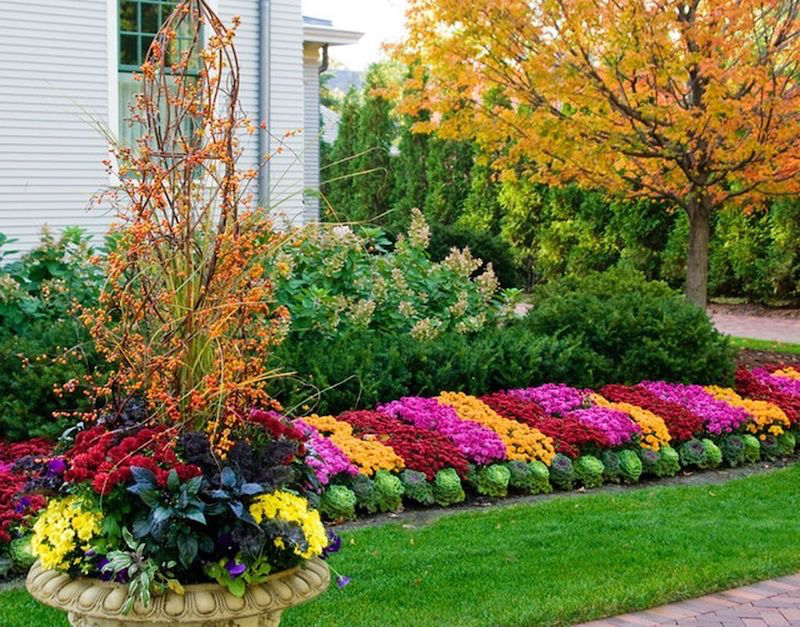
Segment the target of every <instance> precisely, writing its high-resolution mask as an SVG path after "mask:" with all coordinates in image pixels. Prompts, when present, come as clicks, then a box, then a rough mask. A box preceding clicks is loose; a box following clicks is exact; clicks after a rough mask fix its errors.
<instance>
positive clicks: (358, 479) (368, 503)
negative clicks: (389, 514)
mask: <svg viewBox="0 0 800 627" xmlns="http://www.w3.org/2000/svg"><path fill="white" fill-rule="evenodd" d="M349 487H350V489H351V490H352V491H353V493H354V494H355V495H356V503H357V505H358V507H359V509H362V510H364V511H366V512H368V513H370V514H374V513H375V512H377V511H378V503H377V499H376V495H375V485H374V483H373V481H372V479H370V478H369V477H367V475H362V474H358V475H354V476H352V477H350V480H349Z"/></svg>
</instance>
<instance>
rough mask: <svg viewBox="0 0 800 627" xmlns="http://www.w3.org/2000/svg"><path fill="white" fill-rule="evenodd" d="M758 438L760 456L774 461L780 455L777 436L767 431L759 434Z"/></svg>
mask: <svg viewBox="0 0 800 627" xmlns="http://www.w3.org/2000/svg"><path fill="white" fill-rule="evenodd" d="M762 438H763V439H762ZM758 439H759V441H760V442H761V457H762V458H764V459H768V460H769V461H771V462H774V461H775V460H776V459H778V458H779V457H780V456H781V453H780V450H778V438H776V437H775V436H774V435H772V434H771V433H767V434H765V435H762V436H760V437H759V438H758Z"/></svg>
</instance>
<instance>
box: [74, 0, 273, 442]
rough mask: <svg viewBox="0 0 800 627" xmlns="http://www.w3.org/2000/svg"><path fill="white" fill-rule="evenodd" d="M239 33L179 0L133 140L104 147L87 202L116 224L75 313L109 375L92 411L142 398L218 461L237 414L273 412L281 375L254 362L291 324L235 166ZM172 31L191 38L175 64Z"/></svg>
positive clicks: (156, 55)
mask: <svg viewBox="0 0 800 627" xmlns="http://www.w3.org/2000/svg"><path fill="white" fill-rule="evenodd" d="M238 22H239V20H238V18H236V19H234V21H233V27H232V28H228V27H226V26H224V25H223V24H222V22H221V21H220V19H219V18H218V17H217V16H216V15H215V14H214V13H213V12H212V11H210V9H209V8H208V6H207V4H206V3H205V2H204V1H203V0H184V2H182V3H181V4H180V5H179V6H178V7H177V8H176V10H175V11H174V12H173V13H172V15H171V16H169V17H168V18H167V19H166V21H165V23H164V25H163V27H162V28H161V30H160V32H159V33H158V35H157V36H156V37H155V39H154V40H153V42H152V44H151V46H150V48H149V50H148V51H147V55H146V60H145V63H144V64H143V65H142V68H141V73H139V74H135V75H134V77H135V79H136V80H137V81H139V83H140V85H141V89H140V93H139V95H138V96H137V98H136V100H135V102H134V104H133V105H131V116H130V123H131V124H132V125H137V126H138V127H140V128H141V129H142V134H141V136H140V137H139V139H138V140H137V141H136V145H135V146H125V145H121V144H118V143H115V142H112V152H113V155H114V159H113V160H111V159H110V160H108V161H107V162H106V166H107V168H108V171H109V174H110V175H112V176H115V177H117V179H118V183H117V184H116V185H115V186H113V187H112V188H111V189H109V190H108V191H106V192H104V193H103V194H101V195H100V196H99V197H98V198H97V201H98V203H100V202H107V203H109V204H111V205H112V206H113V207H114V208H115V209H116V216H117V220H116V222H115V224H114V225H113V227H112V241H113V245H112V246H111V249H110V251H109V253H108V255H107V256H106V257H105V258H104V259H103V260H101V261H99V263H102V264H103V265H104V270H105V272H106V276H107V281H106V283H105V285H104V288H103V290H102V293H101V295H100V299H99V304H98V305H97V306H95V307H84V308H83V309H82V310H81V315H80V317H81V319H82V320H83V322H84V323H85V324H86V326H87V328H88V330H89V333H90V334H91V337H92V339H93V341H94V344H95V346H96V347H97V349H98V351H99V352H100V353H101V354H102V356H103V357H104V358H105V359H106V360H107V361H108V362H109V363H110V364H111V366H112V368H113V371H112V374H111V375H110V377H109V379H108V380H107V381H103V382H98V383H96V384H95V385H94V386H93V388H92V390H91V396H92V397H93V398H94V399H95V400H96V401H97V403H102V404H105V405H106V406H107V407H109V406H110V407H121V406H123V405H124V404H125V402H126V401H127V400H128V399H130V398H131V397H132V396H141V397H143V398H144V399H145V401H146V403H147V409H148V414H149V417H150V418H151V419H152V420H155V421H156V422H159V423H161V424H166V425H179V426H182V425H191V426H192V427H193V428H194V429H196V430H204V429H205V430H207V431H208V432H209V433H210V434H211V435H212V438H213V440H214V444H215V446H216V447H217V448H218V449H219V451H220V452H222V453H224V450H225V449H226V448H227V447H229V446H230V444H231V440H230V438H229V435H230V429H231V427H232V426H233V424H234V423H235V422H236V421H237V420H238V419H239V417H240V416H242V415H244V414H245V413H246V412H247V411H249V410H250V408H251V407H254V406H261V407H270V406H273V405H275V403H274V402H273V401H272V399H271V398H270V396H269V394H268V392H267V389H266V386H267V383H268V381H269V380H270V379H271V378H272V377H274V376H277V373H276V372H273V371H269V370H266V369H265V366H264V364H265V363H266V359H267V357H268V355H269V353H270V351H271V349H272V347H273V346H275V345H276V344H277V343H278V342H279V341H280V340H281V338H282V335H283V332H284V330H285V326H286V322H287V316H288V312H287V310H286V309H285V308H282V307H278V306H276V304H275V303H274V299H273V285H272V283H271V281H270V280H269V279H268V277H267V275H266V273H265V269H264V265H263V264H264V261H265V259H268V258H269V255H270V254H271V253H272V252H273V251H275V250H276V249H277V248H278V246H279V244H280V241H281V239H282V237H283V236H281V235H279V234H278V233H277V232H276V231H275V230H274V229H273V226H272V223H271V222H270V221H269V219H268V218H267V215H268V212H267V211H264V209H263V208H258V207H254V206H253V203H252V200H253V199H252V194H251V193H250V192H248V191H247V187H248V185H249V183H250V182H251V181H253V180H254V179H255V178H256V176H257V174H258V173H257V171H256V170H247V171H242V170H239V169H237V162H238V160H239V158H240V156H241V154H242V151H243V140H244V139H245V138H247V137H248V136H249V135H252V134H254V133H255V132H256V125H255V124H253V122H252V121H251V120H250V119H248V118H247V117H246V116H245V115H244V114H243V112H242V109H241V108H240V107H239V106H237V104H238V95H239V89H240V78H239V63H238V57H237V55H236V52H235V50H234V49H233V45H232V41H233V37H234V30H235V28H236V26H238ZM178 32H181V33H184V34H188V36H189V37H190V40H189V41H186V42H184V43H183V44H182V46H183V51H182V54H180V55H175V54H174V52H173V51H174V49H175V48H176V46H177V45H178V41H177V37H178ZM203 32H205V35H202V34H201V33H203ZM276 408H277V407H276ZM87 417H88V418H90V419H91V418H94V417H96V416H95V415H90V416H87Z"/></svg>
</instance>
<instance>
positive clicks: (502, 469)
mask: <svg viewBox="0 0 800 627" xmlns="http://www.w3.org/2000/svg"><path fill="white" fill-rule="evenodd" d="M467 479H468V480H469V482H470V484H472V486H473V487H474V488H475V490H476V491H477V492H478V494H483V495H485V496H491V497H495V498H499V497H503V496H506V494H508V482H509V480H510V479H511V471H510V470H509V469H508V468H507V467H506V466H504V465H502V464H492V465H491V466H482V467H480V468H477V469H476V468H474V467H473V468H471V469H470V472H469V473H468V474H467Z"/></svg>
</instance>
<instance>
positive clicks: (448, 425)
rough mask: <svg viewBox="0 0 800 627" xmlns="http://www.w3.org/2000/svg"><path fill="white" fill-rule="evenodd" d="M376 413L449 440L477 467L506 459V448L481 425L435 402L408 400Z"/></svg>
mask: <svg viewBox="0 0 800 627" xmlns="http://www.w3.org/2000/svg"><path fill="white" fill-rule="evenodd" d="M377 409H378V411H379V412H381V413H382V414H386V415H387V416H391V417H392V418H396V419H398V420H402V421H404V422H408V423H410V424H412V425H414V426H416V427H419V428H421V429H429V430H431V431H438V432H439V433H441V434H442V435H444V436H446V437H448V438H450V440H452V441H453V442H454V443H455V445H456V446H457V447H458V449H459V450H460V451H461V453H462V454H463V455H464V457H466V458H467V460H469V461H470V462H472V463H474V464H481V465H486V464H491V463H492V462H496V461H502V460H505V459H506V447H505V444H503V440H501V439H500V436H499V435H497V434H496V433H495V432H494V431H492V430H491V429H490V428H488V427H485V426H483V425H481V424H478V423H476V422H472V421H471V420H463V419H462V418H460V417H459V415H458V413H457V412H456V410H455V409H453V408H452V407H450V406H449V405H446V404H444V403H440V402H439V401H437V400H436V399H435V398H423V397H421V396H406V397H404V398H401V399H399V400H396V401H392V402H391V403H386V404H384V405H379V406H378V408H377Z"/></svg>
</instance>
